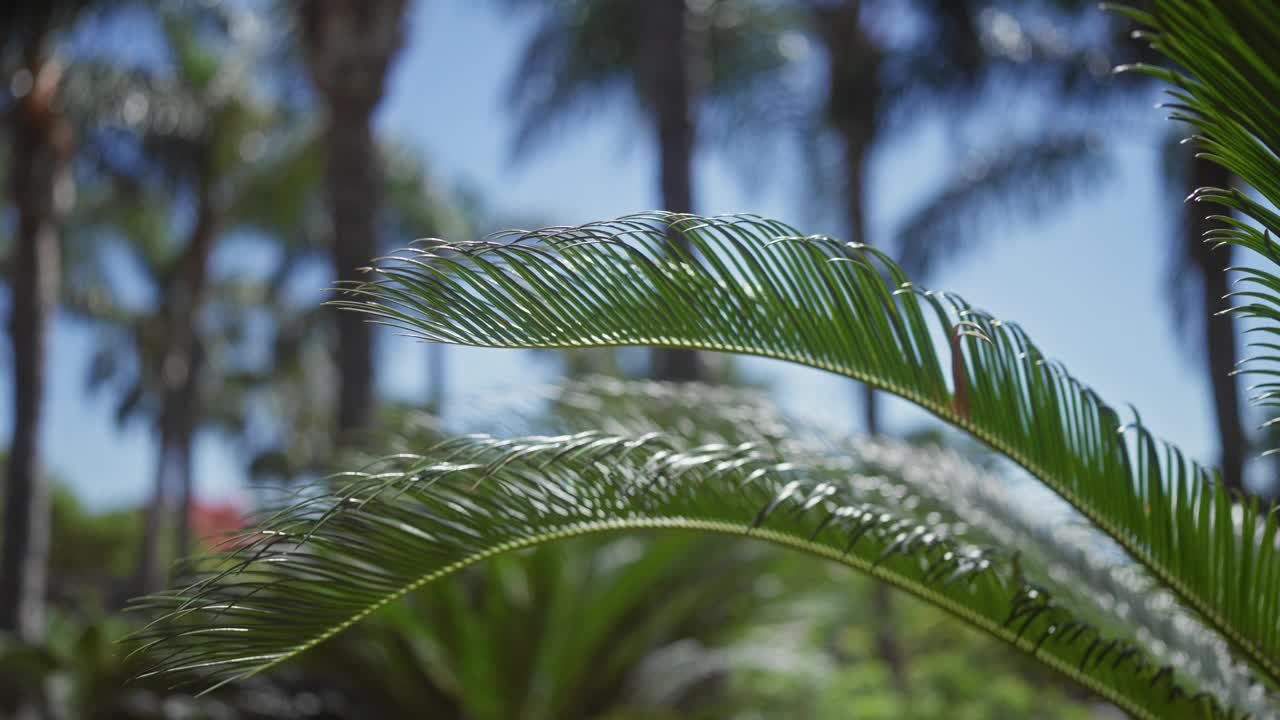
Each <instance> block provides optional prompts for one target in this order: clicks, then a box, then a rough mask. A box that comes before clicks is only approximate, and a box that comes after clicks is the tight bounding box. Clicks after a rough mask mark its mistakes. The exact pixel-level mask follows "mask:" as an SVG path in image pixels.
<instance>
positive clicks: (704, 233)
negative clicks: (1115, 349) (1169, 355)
mask: <svg viewBox="0 0 1280 720" xmlns="http://www.w3.org/2000/svg"><path fill="white" fill-rule="evenodd" d="M673 236H680V237H682V238H683V239H684V241H685V242H687V243H689V245H688V246H689V247H691V248H694V250H695V251H696V252H697V253H698V255H699V256H700V260H699V261H698V262H694V261H692V260H691V259H690V258H689V257H687V256H685V255H684V254H683V253H682V251H681V249H680V247H679V246H678V245H676V244H674V243H672V242H670V241H669V238H670V237H673ZM505 240H506V242H497V241H482V242H463V243H455V244H449V245H444V246H436V247H433V248H431V249H425V250H418V249H410V250H407V251H405V252H404V253H401V254H399V255H397V256H394V257H391V258H388V259H386V260H385V261H383V262H382V263H381V264H380V265H379V266H378V267H377V268H376V269H375V275H376V279H374V280H373V281H372V282H370V283H368V284H366V285H363V286H361V287H359V288H355V289H353V293H354V297H355V299H353V300H348V301H344V302H343V303H341V304H342V305H344V306H345V307H348V308H352V309H357V310H361V311H365V312H368V313H370V314H372V315H374V316H375V317H377V318H378V319H379V320H380V321H382V322H385V323H387V324H390V325H393V326H395V327H398V328H400V329H402V330H404V331H406V332H408V333H410V334H412V335H415V336H418V337H420V338H423V339H425V340H430V341H439V342H451V343H458V344H464V345H478V346H487V347H589V346H616V345H665V346H679V347H690V348H696V349H700V350H716V351H726V352H737V353H746V354H753V355H760V356H764V357H773V358H778V359H783V360H789V361H792V362H797V363H800V364H804V365H809V366H811V367H816V368H820V369H823V370H828V371H831V372H834V373H837V374H840V375H844V376H847V377H851V378H854V379H857V380H860V381H863V382H866V383H869V384H871V385H873V386H875V387H877V388H880V389H883V390H886V391H889V392H892V393H894V394H896V395H899V396H901V397H903V398H906V399H907V400H910V401H912V402H914V403H916V404H917V405H919V406H921V407H923V408H924V409H926V410H928V411H930V412H931V413H933V414H934V415H936V416H937V417H939V418H941V419H943V420H945V421H947V422H949V423H951V424H953V425H955V426H956V427H959V428H961V429H963V430H965V431H967V432H969V433H970V434H972V435H973V436H975V437H977V438H978V439H980V440H982V441H983V442H985V443H986V444H988V445H989V446H991V447H992V448H993V449H995V450H997V451H998V452H1000V453H1002V454H1004V455H1006V456H1008V457H1009V458H1011V459H1012V460H1014V461H1015V462H1017V463H1018V464H1019V465H1021V466H1022V467H1023V468H1025V469H1026V470H1027V471H1029V472H1030V473H1031V474H1032V475H1034V476H1035V477H1037V478H1038V479H1040V480H1041V481H1042V482H1043V483H1045V485H1047V486H1048V487H1050V488H1051V489H1053V490H1054V491H1055V492H1057V493H1058V494H1059V495H1060V496H1062V497H1063V499H1065V500H1066V501H1067V502H1068V503H1070V504H1071V505H1072V506H1073V507H1075V508H1076V509H1077V510H1079V511H1080V513H1081V514H1082V515H1084V516H1085V517H1086V518H1088V519H1089V520H1090V521H1091V522H1092V523H1093V524H1095V525H1096V526H1097V527H1098V528H1099V529H1101V530H1102V531H1103V532H1105V533H1106V534H1107V535H1109V536H1110V537H1112V538H1113V539H1114V540H1115V541H1116V542H1117V543H1118V544H1119V545H1120V546H1121V547H1122V548H1123V549H1124V550H1125V551H1126V552H1127V553H1128V554H1129V555H1130V556H1131V557H1133V558H1134V560H1135V561H1137V562H1138V563H1140V564H1141V565H1143V566H1144V567H1145V568H1147V569H1148V570H1149V571H1150V572H1151V573H1152V575H1153V576H1154V577H1156V578H1157V579H1158V580H1160V581H1161V582H1162V583H1164V584H1165V585H1167V586H1168V587H1169V588H1170V589H1171V590H1172V591H1173V592H1174V593H1175V594H1176V595H1177V597H1178V598H1179V600H1180V601H1181V602H1182V603H1184V604H1186V605H1187V606H1188V607H1190V608H1191V609H1193V610H1194V611H1195V612H1196V613H1198V614H1199V615H1200V616H1201V618H1202V619H1203V620H1204V621H1205V622H1206V623H1207V624H1208V625H1210V626H1211V627H1213V628H1214V629H1215V630H1217V631H1219V632H1221V633H1222V634H1223V635H1224V636H1225V637H1226V638H1227V639H1228V641H1229V642H1230V643H1231V645H1232V646H1233V647H1234V648H1235V649H1236V650H1237V651H1239V652H1240V653H1241V654H1242V656H1243V657H1244V658H1246V659H1247V660H1248V662H1249V663H1250V664H1251V665H1252V666H1253V667H1254V668H1255V669H1256V670H1257V671H1258V672H1259V673H1260V675H1261V676H1262V677H1264V678H1266V679H1267V681H1268V682H1269V683H1271V684H1272V685H1273V686H1274V685H1275V684H1276V683H1277V682H1278V681H1280V664H1277V658H1278V657H1280V624H1277V622H1276V617H1277V615H1276V610H1277V608H1280V587H1278V586H1277V585H1276V584H1275V582H1274V579H1275V578H1280V569H1278V567H1277V566H1278V565H1280V561H1278V560H1277V557H1276V553H1275V544H1276V517H1275V515H1270V516H1267V517H1263V516H1261V515H1260V513H1259V511H1258V507H1257V505H1256V503H1246V504H1245V505H1243V506H1233V504H1232V501H1231V498H1230V497H1229V496H1228V494H1227V493H1226V491H1225V490H1224V489H1223V488H1222V487H1221V486H1220V485H1215V484H1214V483H1213V482H1212V480H1213V476H1212V474H1211V473H1210V472H1209V471H1207V470H1206V469H1205V468H1203V467H1201V466H1200V465H1198V464H1196V463H1194V462H1192V461H1190V460H1188V459H1187V458H1186V457H1185V456H1184V455H1183V454H1182V452H1181V451H1179V450H1178V449H1177V448H1175V447H1173V446H1170V445H1167V444H1165V443H1163V442H1160V441H1159V440H1157V439H1156V438H1154V437H1153V436H1152V434H1151V433H1150V431H1149V430H1148V429H1147V428H1146V427H1145V426H1144V425H1143V424H1142V422H1141V420H1140V419H1139V418H1137V417H1136V416H1135V417H1134V419H1133V421H1131V422H1130V423H1128V424H1124V425H1122V423H1121V420H1120V416H1119V414H1118V413H1117V412H1116V411H1115V410H1114V409H1113V408H1112V407H1111V406H1110V405H1107V404H1106V403H1105V402H1103V401H1102V400H1101V398H1099V397H1098V396H1097V394H1096V393H1095V392H1094V391H1093V390H1092V389H1090V388H1088V387H1087V386H1085V385H1083V384H1082V383H1080V382H1079V381H1077V380H1076V379H1075V378H1073V377H1071V376H1070V375H1068V374H1067V373H1066V372H1065V371H1064V370H1063V369H1062V368H1061V367H1060V366H1059V365H1057V364H1056V363H1053V362H1050V361H1048V360H1047V359H1046V358H1045V355H1044V354H1043V353H1042V352H1041V351H1040V350H1039V349H1038V348H1037V347H1036V346H1035V345H1034V344H1033V343H1032V342H1031V341H1030V339H1029V338H1028V337H1027V335H1026V334H1025V333H1024V332H1023V331H1022V330H1021V328H1019V327H1018V326H1017V325H1015V324H1012V323H1006V322H1002V321H999V320H996V319H993V318H991V317H990V316H988V315H987V314H985V313H983V312H981V311H978V310H976V309H974V308H972V307H971V306H969V305H968V304H967V303H966V302H965V301H964V300H962V299H961V298H959V297H957V296H955V295H952V294H946V293H937V292H929V291H926V290H924V289H922V288H919V287H916V286H914V285H912V284H911V283H910V282H909V281H908V280H907V279H906V277H905V276H904V275H903V273H902V272H901V270H900V269H899V268H898V266H897V265H896V264H894V263H893V262H892V261H891V260H889V259H888V258H887V257H885V256H884V255H883V254H881V253H879V252H877V251H875V250H873V249H871V248H869V247H866V246H861V245H854V244H846V243H840V242H837V241H835V240H833V239H831V238H827V237H823V236H807V237H806V236H801V235H799V234H798V233H797V232H796V231H795V230H794V229H792V228H790V227H788V226H786V225H783V224H782V223H778V222H776V221H772V220H766V219H762V218H758V217H753V216H729V217H720V218H702V217H696V216H689V215H674V214H669V213H649V214H643V215H635V216H631V217H626V218H622V219H619V220H615V221H609V222H602V223H593V224H590V225H584V226H581V227H572V228H569V227H561V228H549V229H545V230H536V231H529V232H519V233H514V234H512V235H510V236H508V237H507V238H505ZM446 252H447V253H449V254H448V255H447V256H446V254H445V253H446ZM966 332H967V333H971V334H973V335H978V336H979V337H976V338H975V337H964V336H963V334H964V333H966ZM948 338H953V339H952V340H948ZM944 367H949V368H951V370H952V371H951V372H945V371H944V370H943V368H944ZM951 377H954V381H949V380H950V378H951ZM1122 431H1123V432H1122ZM1233 507H1238V508H1239V509H1238V512H1239V522H1233V519H1232V513H1233ZM1255 537H1256V538H1257V539H1256V540H1254V538H1255ZM1242 538H1248V539H1250V541H1248V542H1246V541H1242Z"/></svg>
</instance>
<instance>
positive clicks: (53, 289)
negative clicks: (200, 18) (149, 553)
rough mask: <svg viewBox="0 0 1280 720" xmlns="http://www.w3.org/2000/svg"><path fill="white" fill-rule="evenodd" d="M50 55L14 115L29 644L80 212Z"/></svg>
mask: <svg viewBox="0 0 1280 720" xmlns="http://www.w3.org/2000/svg"><path fill="white" fill-rule="evenodd" d="M42 46H43V43H40V42H35V43H33V47H37V48H40V52H37V53H35V54H33V56H32V57H31V58H29V59H28V62H27V67H28V68H30V70H31V73H32V77H33V78H34V82H33V83H32V88H31V90H30V91H29V92H28V93H27V94H26V95H25V96H24V97H23V98H22V99H21V101H19V103H18V105H17V107H16V108H15V110H14V112H13V115H12V117H13V126H12V127H13V147H12V158H13V160H12V162H13V166H12V174H11V176H10V182H9V186H10V189H11V191H12V193H13V202H14V207H15V208H16V211H17V228H16V233H15V238H14V240H15V248H14V257H13V271H12V273H11V278H12V285H11V289H12V294H13V301H12V310H11V314H10V317H9V333H10V338H11V341H12V347H13V437H12V440H11V441H10V447H9V459H8V467H7V473H6V479H5V495H4V497H5V510H4V541H3V542H4V546H3V550H2V551H0V629H4V630H8V631H10V632H13V633H15V634H16V635H17V636H18V637H20V638H22V639H25V640H33V641H34V640H37V639H38V638H40V637H41V636H42V635H43V634H44V605H45V593H46V586H47V583H48V568H47V564H48V555H49V532H50V529H49V487H48V480H47V478H46V477H45V476H44V474H43V473H42V472H41V470H40V467H39V460H40V421H41V417H42V415H43V408H44V383H45V369H46V358H47V353H48V347H47V343H48V333H49V327H50V326H51V325H52V323H53V317H54V313H55V311H56V308H57V298H58V283H59V275H60V272H61V271H60V269H59V261H60V258H59V255H60V248H59V240H58V228H57V218H58V215H59V213H60V212H62V211H64V210H65V209H66V206H67V205H68V204H69V202H70V192H71V184H70V183H71V178H70V175H69V174H68V172H67V163H68V160H69V158H70V154H71V146H72V142H73V140H72V132H71V129H70V126H69V124H68V123H67V121H66V119H65V118H63V117H62V116H61V115H60V114H59V112H58V110H57V109H56V106H55V104H54V103H53V99H54V95H55V93H56V90H57V85H58V81H59V67H58V65H57V64H56V63H55V62H53V61H51V60H48V58H47V57H45V56H44V55H43V52H42V51H43V47H42Z"/></svg>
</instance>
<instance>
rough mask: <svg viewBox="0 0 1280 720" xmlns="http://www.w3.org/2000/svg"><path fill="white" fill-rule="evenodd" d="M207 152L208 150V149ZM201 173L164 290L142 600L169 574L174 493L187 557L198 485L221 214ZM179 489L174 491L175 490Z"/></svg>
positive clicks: (181, 553)
mask: <svg viewBox="0 0 1280 720" xmlns="http://www.w3.org/2000/svg"><path fill="white" fill-rule="evenodd" d="M205 151H206V152H207V151H208V149H207V148H206V149H205ZM203 164H204V166H205V167H204V171H203V174H202V175H201V176H200V177H199V178H198V180H197V185H196V217H195V221H194V223H193V224H192V226H191V233H190V235H189V237H188V238H187V244H186V247H185V248H184V250H183V253H182V257H181V258H180V259H179V260H178V262H177V264H176V265H175V267H174V270H173V273H172V275H170V276H169V278H168V280H167V282H166V283H165V292H164V303H165V308H166V312H165V323H166V327H167V329H168V333H167V342H168V347H167V349H166V352H165V357H164V359H163V360H162V361H161V363H160V368H159V372H160V374H161V376H162V384H163V391H162V397H161V408H160V418H159V421H158V431H159V436H160V439H159V444H160V445H159V448H158V450H157V458H156V475H155V487H154V488H153V490H152V493H153V494H152V498H151V504H150V506H149V507H148V508H147V516H146V522H145V526H144V528H143V537H142V552H141V553H140V554H139V569H138V584H139V591H140V592H143V593H148V592H154V591H156V590H159V589H160V588H161V587H163V586H164V584H165V582H166V580H167V575H168V572H167V570H166V568H165V567H164V565H163V558H162V557H161V553H160V549H161V546H162V544H163V543H162V542H161V540H162V537H161V535H162V533H163V532H164V530H165V526H166V525H167V523H166V522H165V516H166V515H167V514H168V512H169V510H170V508H169V502H170V500H171V495H172V493H173V491H174V490H176V491H177V493H176V494H177V496H178V497H177V501H178V507H177V518H178V522H177V529H176V532H177V541H176V543H175V545H174V549H175V550H176V557H177V558H179V559H181V558H185V557H186V556H187V554H188V552H189V550H190V540H191V538H190V517H191V504H192V498H193V483H194V481H195V478H194V475H193V470H192V465H191V451H192V447H191V446H192V442H193V438H194V436H195V431H196V429H197V428H198V427H199V426H200V420H201V415H202V412H203V411H202V406H203V402H202V398H201V397H200V392H201V388H200V383H201V378H202V377H203V372H202V370H203V365H204V355H203V352H202V345H201V339H200V325H201V314H202V310H203V308H204V304H205V299H206V296H207V294H208V286H209V260H210V258H211V257H212V255H213V249H214V245H215V244H216V242H217V239H218V233H219V222H220V220H221V210H220V208H219V205H218V201H217V197H216V194H217V193H216V189H215V184H216V182H215V178H214V177H213V175H212V171H211V169H210V165H211V163H210V162H209V158H208V157H206V158H204V162H203ZM175 484H176V485H177V487H176V488H174V487H173V485H175Z"/></svg>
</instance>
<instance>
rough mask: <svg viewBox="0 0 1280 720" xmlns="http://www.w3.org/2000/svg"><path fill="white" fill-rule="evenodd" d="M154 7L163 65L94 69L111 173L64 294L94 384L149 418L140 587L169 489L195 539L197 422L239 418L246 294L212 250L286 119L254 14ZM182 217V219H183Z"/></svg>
mask: <svg viewBox="0 0 1280 720" xmlns="http://www.w3.org/2000/svg"><path fill="white" fill-rule="evenodd" d="M156 19H157V21H158V22H159V24H160V26H161V28H162V33H161V34H162V38H163V41H164V43H165V49H166V52H167V53H168V55H169V58H170V59H171V64H170V65H169V67H171V68H172V72H171V73H158V72H156V71H154V70H153V69H151V68H146V67H140V68H133V69H127V70H120V71H118V72H116V71H114V70H113V69H111V68H107V67H98V68H95V70H96V71H97V75H98V76H99V77H97V78H95V81H97V82H102V79H103V76H105V77H110V78H112V80H113V82H114V83H115V84H116V85H118V86H121V87H127V88H128V90H127V91H126V92H119V93H118V94H119V95H120V96H121V97H122V98H123V100H122V105H123V107H122V109H121V111H120V113H119V118H118V119H119V120H120V122H105V123H103V126H102V128H101V131H100V132H97V133H94V134H93V135H91V136H90V138H89V139H90V141H91V143H92V147H91V151H92V156H93V161H94V163H95V164H96V165H97V169H98V171H99V173H100V174H101V175H102V176H103V177H105V178H106V180H105V182H104V183H102V184H101V185H100V186H99V187H97V188H94V189H95V190H96V191H97V194H96V195H94V196H91V198H90V201H89V202H86V203H85V207H84V208H82V210H81V212H79V214H78V217H77V231H78V233H79V234H80V235H81V240H80V243H79V244H80V248H78V249H79V250H81V253H80V255H81V257H80V258H79V262H77V263H75V265H74V267H72V268H71V272H72V273H73V278H74V282H73V283H72V287H71V289H70V292H69V293H68V295H69V297H68V300H69V302H70V304H71V306H72V307H73V308H75V309H76V310H78V311H80V312H82V313H84V314H85V315H87V316H88V317H89V318H90V319H92V320H94V321H97V322H98V323H99V326H100V328H101V330H102V333H101V337H102V344H101V346H100V348H99V349H98V351H97V352H96V354H95V357H94V359H93V362H92V364H91V371H90V372H91V377H90V380H91V385H101V384H103V383H106V382H109V381H113V382H115V383H116V384H117V385H118V386H119V388H120V391H121V396H120V400H119V403H118V406H117V417H118V418H119V419H120V420H121V421H125V420H128V419H131V418H133V417H136V416H145V417H149V418H151V419H153V420H154V422H155V427H156V431H157V435H158V441H157V455H156V468H155V479H154V486H153V490H152V498H151V501H150V503H149V505H148V509H147V520H146V531H145V532H144V535H143V546H142V548H141V555H140V561H139V582H140V584H141V586H142V587H148V588H150V587H156V586H158V585H159V584H160V583H162V582H163V580H164V572H163V567H164V564H163V562H162V558H161V557H160V551H159V548H160V546H161V543H160V536H161V528H162V526H163V525H164V522H163V516H164V514H165V511H166V508H167V507H169V506H170V504H171V502H172V499H173V495H175V494H176V495H177V496H178V506H179V512H178V523H177V524H178V527H177V543H176V548H177V553H178V555H179V557H183V556H185V555H186V553H187V551H188V550H189V548H190V542H191V538H190V534H191V533H190V508H191V505H192V496H193V487H194V478H193V464H192V459H193V458H192V452H193V447H194V440H195V437H196V433H197V431H198V429H199V428H200V427H201V426H202V425H203V424H205V423H206V421H208V420H210V419H211V418H212V417H219V418H221V419H223V420H224V421H225V422H227V423H237V422H239V420H238V418H239V417H240V414H241V409H240V407H239V402H238V401H239V400H240V393H237V392H233V390H243V389H244V388H243V386H242V385H237V384H235V383H232V382H231V377H229V376H228V373H231V372H233V371H231V370H230V369H228V368H226V367H224V365H225V361H226V355H227V353H228V352H229V350H228V348H229V347H230V345H231V344H232V342H233V340H234V335H235V334H236V333H238V331H239V326H240V324H241V323H242V322H243V321H242V320H241V319H239V318H238V317H237V316H236V313H237V312H239V309H238V308H236V303H237V301H238V300H240V299H242V298H240V297H238V296H237V295H236V294H234V293H229V292H227V290H228V289H229V288H227V287H225V286H224V287H219V286H218V285H217V283H219V282H220V281H219V280H218V279H217V278H216V277H215V276H214V275H213V273H212V271H211V259H212V257H213V255H214V251H215V248H216V246H217V244H218V242H219V240H220V239H221V238H223V237H224V236H225V235H226V234H227V232H229V231H230V230H233V229H235V227H236V226H237V224H239V223H240V222H241V219H240V218H239V217H238V213H239V210H240V206H241V205H243V204H245V203H246V202H259V199H258V198H256V197H254V198H252V199H248V200H246V199H245V194H246V193H254V194H257V193H260V192H261V190H262V187H263V186H264V185H265V183H264V182H263V181H262V180H261V179H259V178H258V177H255V176H256V175H257V174H258V173H263V174H267V175H269V176H271V177H272V178H273V180H272V182H273V183H274V184H275V185H274V186H275V187H281V186H282V183H283V182H284V180H285V178H284V177H283V176H282V174H281V173H280V168H279V167H278V166H277V164H276V163H260V162H258V161H259V160H261V159H262V156H263V154H264V153H265V152H266V148H267V147H268V146H269V145H270V143H271V142H272V141H273V140H275V139H278V136H280V135H281V133H283V132H286V130H285V127H286V123H285V122H284V121H283V118H282V116H281V115H280V113H279V112H278V111H277V110H275V109H274V108H272V107H270V105H269V104H268V103H266V101H265V100H264V99H263V98H262V97H261V96H260V95H259V94H256V93H255V90H254V88H253V81H252V76H251V72H252V70H253V67H254V58H255V56H256V49H255V43H256V38H255V36H254V35H253V32H252V29H253V27H254V24H253V20H252V18H251V16H249V15H246V14H245V13H244V12H243V11H240V10H238V9H233V8H230V7H225V6H221V5H218V4H206V5H205V6H204V7H203V12H201V13H194V14H193V13H186V12H181V11H178V10H176V9H174V8H169V9H162V10H159V11H158V13H157V15H156ZM91 74H92V73H91ZM175 189H176V192H175ZM282 192H287V188H286V190H284V191H282ZM276 198H277V199H279V198H280V193H277V194H276ZM184 217H189V218H190V220H189V222H188V223H187V227H186V228H185V229H183V230H179V227H180V226H181V224H182V219H183V218H184ZM111 252H116V253H117V257H118V256H119V255H120V254H124V255H125V256H127V257H128V258H129V259H130V261H131V264H132V266H133V269H134V270H135V271H137V273H138V275H139V276H140V277H141V279H142V280H143V281H144V282H143V285H145V286H146V287H147V288H148V290H149V292H150V293H151V294H152V295H153V297H154V298H155V300H154V301H153V302H151V303H142V304H139V303H136V302H134V303H130V302H129V300H128V297H129V295H130V292H129V291H130V290H132V291H136V288H128V289H126V288H122V287H121V283H120V282H118V281H115V282H113V280H112V278H111V277H110V270H109V268H110V267H111V264H110V262H109V258H108V257H107V254H109V253H111ZM134 279H135V280H136V279H137V278H134ZM214 387H216V388H218V391H217V392H211V388H214Z"/></svg>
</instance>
